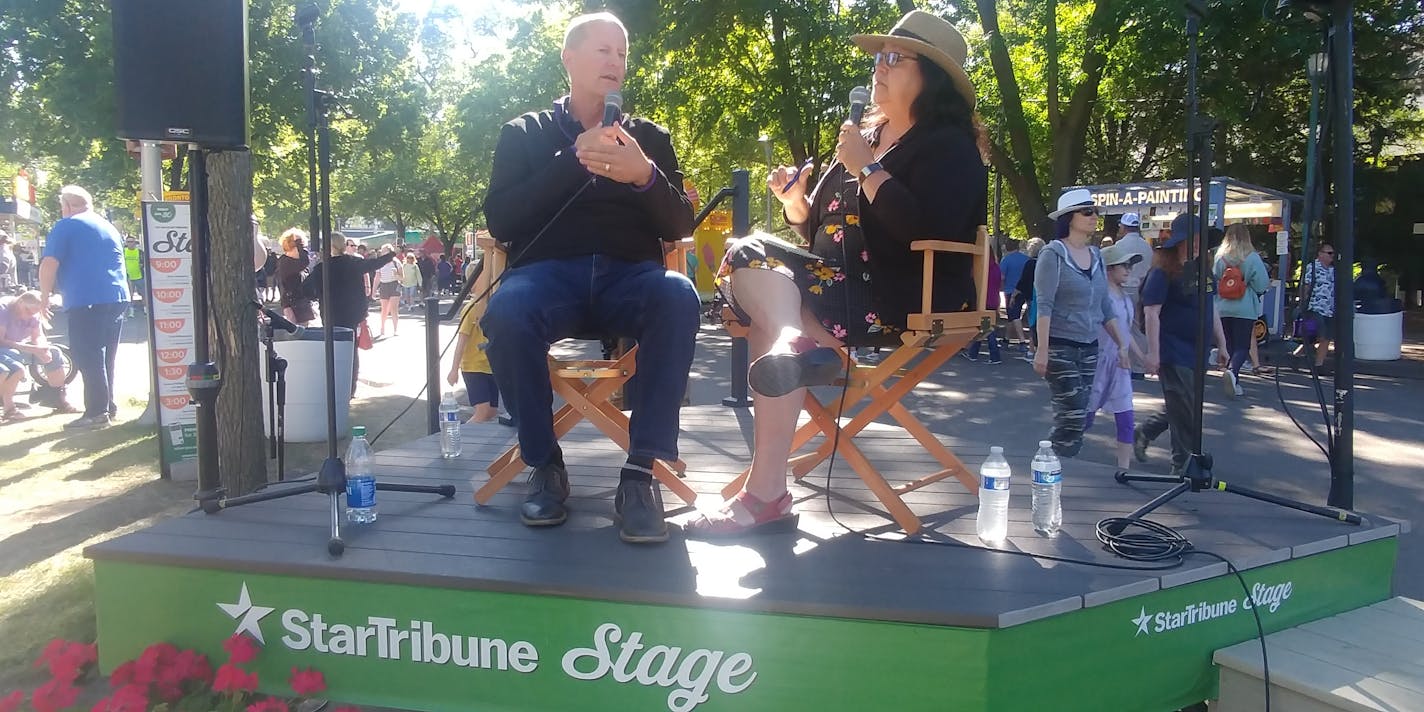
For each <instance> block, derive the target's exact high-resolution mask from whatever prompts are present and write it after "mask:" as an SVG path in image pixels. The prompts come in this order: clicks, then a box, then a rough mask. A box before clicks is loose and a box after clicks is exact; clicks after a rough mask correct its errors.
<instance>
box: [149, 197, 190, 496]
mask: <svg viewBox="0 0 1424 712" xmlns="http://www.w3.org/2000/svg"><path fill="white" fill-rule="evenodd" d="M189 223H190V213H189V208H188V204H187V203H173V202H145V203H144V204H143V242H144V275H145V277H146V278H145V280H144V292H145V294H144V295H143V298H144V303H145V304H146V305H148V309H147V311H148V318H149V332H148V333H149V340H148V343H149V349H150V350H151V353H150V354H149V361H150V363H152V364H153V384H154V387H153V392H154V393H155V394H156V395H157V397H158V403H157V412H158V440H159V458H160V459H159V462H160V463H161V466H162V468H163V475H164V477H169V476H172V475H173V474H174V470H175V469H178V470H183V471H190V470H196V466H197V457H198V426H197V407H196V406H195V405H193V404H192V403H191V402H190V401H189V397H188V384H187V376H188V364H189V363H190V362H192V360H193V325H194V322H195V321H196V319H195V318H194V315H193V248H192V240H191V231H190V229H189V228H190V224H189Z"/></svg>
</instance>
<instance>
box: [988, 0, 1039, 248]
mask: <svg viewBox="0 0 1424 712" xmlns="http://www.w3.org/2000/svg"><path fill="white" fill-rule="evenodd" d="M975 5H976V7H977V8H978V10H979V24H980V26H981V27H983V28H984V37H985V39H986V40H988V42H989V62H990V64H991V65H992V66H993V68H994V80H995V82H996V83H997V84H998V85H999V96H1000V97H1001V98H1002V100H1003V104H1004V106H1003V108H1004V122H1005V126H1004V130H1005V131H1006V132H1007V133H1008V135H1009V150H1008V151H1007V152H1006V151H1005V150H1004V149H1003V148H1001V147H999V146H998V145H997V144H996V145H993V146H991V147H990V152H989V153H990V159H991V161H992V162H993V164H994V169H995V170H997V171H999V172H1001V173H1003V174H1004V179H1005V180H1007V181H1008V182H1009V185H1010V186H1012V187H1013V189H1014V197H1015V198H1016V199H1017V200H1018V204H1019V213H1020V214H1021V215H1022V217H1023V222H1024V227H1026V228H1027V229H1028V231H1029V232H1030V233H1031V234H1034V235H1039V236H1045V235H1046V236H1050V237H1051V236H1052V231H1051V228H1050V226H1049V223H1048V219H1047V218H1046V217H1045V216H1046V214H1047V211H1046V210H1045V209H1044V207H1043V205H1044V203H1043V189H1042V188H1041V187H1040V186H1039V182H1038V173H1037V172H1036V168H1035V167H1036V166H1037V162H1036V161H1034V157H1033V142H1032V138H1031V137H1030V136H1029V131H1028V121H1027V120H1026V119H1025V118H1024V110H1023V98H1022V96H1021V95H1020V93H1019V82H1018V78H1017V77H1016V76H1015V75H1014V62H1013V59H1012V58H1011V57H1010V56H1009V45H1008V43H1007V42H1005V41H1004V37H1003V35H1002V34H1001V33H1000V32H999V4H998V3H997V2H996V1H995V0H975Z"/></svg>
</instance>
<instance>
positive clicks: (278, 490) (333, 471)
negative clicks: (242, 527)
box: [202, 459, 455, 558]
mask: <svg viewBox="0 0 1424 712" xmlns="http://www.w3.org/2000/svg"><path fill="white" fill-rule="evenodd" d="M376 491H378V492H414V493H416V494H434V495H439V496H440V497H442V498H444V499H451V498H453V497H454V496H455V486H454V485H408V484H402V483H399V482H377V483H376ZM313 492H316V493H319V494H324V495H326V496H327V497H329V498H330V501H331V538H330V539H328V540H327V542H326V552H327V553H328V554H330V555H331V556H332V558H336V557H339V556H341V555H342V554H343V553H344V552H345V551H346V542H345V541H344V540H343V539H342V538H341V523H342V519H343V516H342V515H343V514H344V512H343V511H342V507H341V497H342V496H343V495H345V494H346V471H345V466H344V465H343V464H342V462H341V460H339V459H327V460H326V461H324V462H323V463H322V465H321V471H320V472H319V473H318V474H317V478H316V480H315V481H313V482H303V483H300V484H291V483H287V484H284V483H276V484H274V485H269V486H268V487H266V488H264V489H261V490H258V491H256V492H253V493H252V494H245V495H242V496H240V497H214V498H212V499H206V500H203V501H202V507H203V511H204V512H206V513H208V514H217V513H218V512H221V511H222V510H224V509H231V508H233V507H241V506H243V505H245V504H254V503H256V502H269V501H271V500H274V499H285V498H287V497H295V496H297V495H301V494H311V493H313Z"/></svg>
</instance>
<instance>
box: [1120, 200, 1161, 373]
mask: <svg viewBox="0 0 1424 712" xmlns="http://www.w3.org/2000/svg"><path fill="white" fill-rule="evenodd" d="M1113 244H1115V245H1121V246H1122V248H1123V249H1124V250H1126V251H1127V252H1129V253H1131V254H1134V255H1138V256H1139V257H1140V258H1141V259H1139V260H1138V261H1137V262H1135V263H1133V265H1132V267H1131V268H1130V269H1129V270H1128V273H1127V281H1125V282H1123V283H1122V292H1123V294H1126V295H1127V297H1128V299H1131V300H1132V313H1133V314H1138V313H1140V312H1141V310H1142V296H1141V292H1142V280H1144V279H1147V272H1148V270H1150V269H1152V245H1151V243H1149V242H1147V238H1145V237H1143V236H1142V216H1140V215H1138V214H1137V213H1123V215H1122V219H1121V220H1119V221H1118V223H1117V241H1116V242H1114V243H1113ZM1142 328H1143V327H1142V320H1141V319H1133V324H1132V328H1131V329H1130V330H1129V331H1128V335H1129V336H1130V337H1132V343H1133V344H1134V345H1135V346H1137V351H1138V352H1139V353H1144V354H1145V353H1147V335H1146V334H1145V333H1144V332H1143V331H1142ZM1132 372H1133V373H1135V374H1141V373H1143V372H1144V369H1143V363H1142V360H1141V359H1139V358H1136V357H1134V358H1133V361H1132Z"/></svg>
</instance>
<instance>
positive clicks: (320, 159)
mask: <svg viewBox="0 0 1424 712" xmlns="http://www.w3.org/2000/svg"><path fill="white" fill-rule="evenodd" d="M319 14H320V11H319V10H318V9H317V7H316V5H315V4H313V3H303V4H301V5H299V6H298V7H297V17H296V20H297V26H298V27H300V28H301V30H302V44H303V46H304V47H305V48H306V50H307V57H306V68H305V72H304V78H305V80H306V89H307V118H308V122H309V123H308V134H307V135H308V136H309V137H312V136H314V137H315V142H316V148H315V152H314V153H313V151H312V149H311V146H310V145H308V153H307V155H308V157H309V158H310V157H313V156H315V159H316V164H315V166H312V165H309V166H308V171H309V175H314V176H315V177H316V178H319V179H320V180H319V182H318V181H317V180H315V179H313V180H312V184H313V185H315V186H317V190H316V191H314V192H313V193H312V195H311V196H310V197H311V206H310V208H311V213H312V217H313V225H316V224H317V223H318V222H319V223H320V226H321V231H320V233H317V232H313V233H312V243H313V245H315V246H316V249H319V250H321V265H322V279H321V321H322V328H323V330H324V332H325V333H324V336H325V338H324V341H325V346H326V361H325V365H326V460H324V461H323V462H322V463H321V469H320V470H319V471H318V473H317V476H316V480H315V481H314V482H313V481H304V482H301V483H300V484H287V485H286V486H281V487H275V488H270V489H268V488H264V489H260V490H258V491H256V492H253V493H251V494H247V495H242V496H240V497H223V496H222V495H221V492H219V494H218V495H217V496H215V497H212V498H209V499H206V500H203V502H202V506H203V511H204V512H206V513H208V514H216V513H217V512H220V511H222V510H224V509H227V508H230V507H240V506H242V505H244V504H252V503H254V502H266V501H268V500H273V499H283V498H286V497H292V496H295V495H299V494H307V493H310V492H319V493H321V494H323V495H325V496H326V497H328V498H329V499H330V502H331V508H330V513H331V537H330V538H329V539H328V540H327V543H326V551H327V553H328V554H330V555H331V556H332V557H338V556H341V555H342V553H344V552H345V551H346V542H345V540H343V539H342V537H341V520H342V518H343V516H342V515H343V513H344V512H343V508H342V503H341V497H342V495H344V494H345V493H346V466H345V464H344V463H342V461H341V458H340V457H339V456H338V455H337V451H336V446H337V433H336V343H335V339H334V337H335V331H334V328H335V327H334V324H333V323H332V320H331V318H332V309H331V306H332V302H331V279H332V276H333V275H332V271H331V267H332V257H331V246H330V244H329V242H330V240H331V127H330V124H329V122H328V120H327V102H326V98H327V92H324V91H322V90H320V89H318V88H317V83H316V75H317V66H316V21H317V17H318V16H319ZM197 198H198V193H197V191H196V189H195V192H194V203H195V204H196V203H197ZM195 214H196V213H195ZM194 264H195V268H194V269H195V270H196V269H197V267H196V264H197V259H196V255H195V261H194ZM269 317H270V315H269ZM279 318H280V316H279ZM282 321H284V322H286V320H285V319H283V320H282ZM269 322H270V318H269ZM287 323H290V322H287ZM294 326H295V325H294ZM204 333H206V332H204ZM351 347H352V348H353V349H354V348H355V347H356V344H355V341H354V340H353V341H352V344H351ZM192 382H193V376H192V372H191V370H190V375H189V384H190V387H192ZM195 397H196V396H195ZM214 397H216V395H215V394H214ZM200 414H201V408H200ZM214 435H216V432H214ZM214 442H216V440H215V439H214ZM201 447H202V431H201V429H200V431H199V448H200V453H201ZM199 459H200V460H201V457H200V458H199ZM201 471H202V470H201V468H200V470H199V472H200V473H201ZM376 489H377V490H378V491H384V492H416V493H422V494H437V495H440V496H441V497H444V498H445V499H450V498H451V497H454V496H455V487H454V485H408V484H399V483H394V482H377V483H376Z"/></svg>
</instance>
